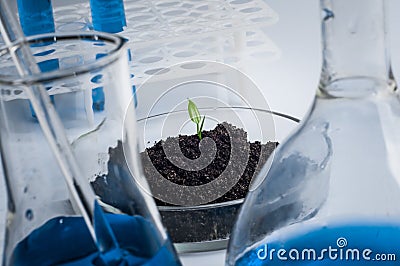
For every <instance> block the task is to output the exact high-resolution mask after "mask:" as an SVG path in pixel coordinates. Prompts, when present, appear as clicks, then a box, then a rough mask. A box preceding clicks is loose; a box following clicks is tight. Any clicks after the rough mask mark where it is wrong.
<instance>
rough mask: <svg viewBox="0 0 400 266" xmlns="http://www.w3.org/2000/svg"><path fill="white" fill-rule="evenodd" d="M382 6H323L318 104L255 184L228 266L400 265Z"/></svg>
mask: <svg viewBox="0 0 400 266" xmlns="http://www.w3.org/2000/svg"><path fill="white" fill-rule="evenodd" d="M384 2H385V1H383V0H366V1H364V0H362V1H361V0H321V1H320V6H321V12H322V37H323V67H322V74H321V79H320V85H319V88H318V91H317V94H316V97H315V101H314V103H313V105H312V107H311V110H310V112H309V114H308V115H307V116H306V117H305V119H304V120H303V122H302V123H301V125H300V126H299V128H298V129H297V130H296V132H295V133H293V134H292V135H291V136H290V137H289V138H288V139H287V140H286V141H285V142H284V143H283V144H281V145H280V146H279V147H278V149H277V151H276V153H275V156H274V159H273V161H272V165H271V168H270V170H269V171H266V170H264V171H263V173H261V174H260V175H259V176H258V178H257V180H256V181H255V183H254V184H253V186H252V189H251V191H250V193H249V194H248V197H247V198H246V200H245V202H244V204H243V207H242V209H241V212H240V215H239V217H238V220H237V223H236V225H235V228H234V230H233V233H232V238H231V241H230V243H229V250H228V253H229V254H228V256H227V260H226V263H227V265H288V264H290V265H377V261H379V260H386V262H387V265H398V261H396V260H398V259H399V256H400V254H399V253H398V251H399V247H400V244H399V237H400V204H399V202H400V187H399V184H400V183H399V181H400V171H399V170H400V168H399V161H400V103H399V98H398V97H397V96H396V95H395V93H394V88H395V87H396V85H395V82H394V81H393V80H392V75H391V69H390V64H389V60H388V49H387V47H386V28H385V21H384V19H385V12H384V10H385V7H384ZM378 263H379V262H378Z"/></svg>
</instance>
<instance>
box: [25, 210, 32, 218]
mask: <svg viewBox="0 0 400 266" xmlns="http://www.w3.org/2000/svg"><path fill="white" fill-rule="evenodd" d="M25 217H26V219H28V220H29V221H31V220H32V219H33V211H32V210H31V209H28V210H27V211H26V212H25Z"/></svg>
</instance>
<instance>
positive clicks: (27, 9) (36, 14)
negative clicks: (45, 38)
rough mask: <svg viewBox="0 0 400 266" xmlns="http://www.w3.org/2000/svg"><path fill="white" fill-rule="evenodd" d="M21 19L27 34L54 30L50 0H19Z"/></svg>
mask: <svg viewBox="0 0 400 266" xmlns="http://www.w3.org/2000/svg"><path fill="white" fill-rule="evenodd" d="M17 4H18V12H19V20H20V23H21V27H22V30H23V31H24V33H25V35H27V36H31V35H35V34H41V33H49V32H54V31H55V27H54V18H53V8H52V5H51V1H50V0H34V1H33V0H17Z"/></svg>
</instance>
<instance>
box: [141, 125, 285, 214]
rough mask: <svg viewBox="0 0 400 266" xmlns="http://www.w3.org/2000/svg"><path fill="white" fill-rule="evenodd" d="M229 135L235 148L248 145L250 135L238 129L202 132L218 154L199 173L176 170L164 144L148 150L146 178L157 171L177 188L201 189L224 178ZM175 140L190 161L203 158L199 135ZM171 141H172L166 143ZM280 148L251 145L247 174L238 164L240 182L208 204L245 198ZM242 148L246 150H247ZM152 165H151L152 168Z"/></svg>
mask: <svg viewBox="0 0 400 266" xmlns="http://www.w3.org/2000/svg"><path fill="white" fill-rule="evenodd" d="M228 131H229V132H231V137H232V142H233V143H234V145H236V144H235V143H239V142H240V141H239V140H240V139H245V141H247V133H246V132H245V131H244V130H243V129H241V128H236V127H235V126H233V125H231V124H228V123H222V124H218V125H217V126H216V127H215V128H214V129H213V130H210V131H203V132H202V136H203V138H205V137H209V138H211V139H212V140H213V141H214V142H215V144H216V146H217V153H216V156H215V158H214V160H212V162H211V163H210V164H209V165H208V166H207V167H205V168H204V169H202V170H199V171H187V170H184V169H181V168H179V167H177V166H175V165H174V164H173V163H171V162H170V161H169V160H168V158H167V157H166V155H165V153H164V149H163V144H164V140H160V141H158V142H157V143H155V144H154V146H152V147H150V148H147V149H146V151H144V152H142V153H141V156H142V158H143V157H144V156H149V157H150V160H151V162H150V161H148V160H144V159H142V162H143V168H144V172H145V176H151V175H154V173H153V171H154V170H155V169H157V171H158V172H159V173H160V174H161V175H162V176H163V177H164V178H166V179H168V180H169V181H171V182H173V183H175V184H178V185H185V186H199V185H203V184H206V183H208V182H211V181H212V180H214V179H216V178H217V177H219V176H220V175H221V173H222V172H223V171H224V170H225V168H226V167H227V165H228V163H229V161H230V160H231V158H230V155H231V139H230V136H229V134H228ZM174 138H178V141H179V145H180V149H181V151H182V153H183V154H184V155H185V156H186V157H187V158H189V159H192V160H193V159H197V158H198V157H199V156H200V155H201V153H200V149H199V143H200V140H199V138H198V136H197V135H190V136H187V135H180V136H178V137H174ZM168 140H169V139H167V140H166V141H168ZM277 145H278V143H277V142H268V143H266V144H261V143H260V142H259V141H255V142H251V143H249V146H250V152H249V159H248V162H247V165H246V168H245V170H244V172H243V171H241V169H239V168H235V166H236V165H235V164H234V165H233V168H232V169H231V172H232V173H231V174H232V175H234V174H237V173H243V174H242V176H241V177H240V179H239V181H238V182H237V184H236V185H235V186H233V187H232V189H230V190H229V191H228V192H227V193H225V194H224V195H223V196H222V197H220V198H218V199H216V200H214V201H212V202H209V203H220V202H226V201H231V200H236V199H241V198H244V197H245V196H246V194H247V192H248V190H249V186H250V182H251V180H252V178H253V176H255V175H256V174H257V173H256V171H258V170H259V168H260V167H262V165H264V163H265V162H266V161H267V159H268V157H269V156H270V154H271V153H272V152H273V150H274V149H275V147H276V146H277ZM239 148H240V149H242V150H245V147H243V148H242V147H239ZM261 151H262V152H261ZM149 163H151V164H152V165H149ZM156 203H157V205H158V206H169V205H171V204H168V203H165V202H162V201H160V200H158V199H156Z"/></svg>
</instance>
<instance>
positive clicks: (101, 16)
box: [90, 0, 137, 111]
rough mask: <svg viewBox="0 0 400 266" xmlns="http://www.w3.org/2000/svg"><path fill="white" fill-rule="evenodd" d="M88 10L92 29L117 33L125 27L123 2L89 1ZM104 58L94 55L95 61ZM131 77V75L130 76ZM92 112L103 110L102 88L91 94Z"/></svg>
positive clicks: (134, 92)
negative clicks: (90, 14) (90, 15)
mask: <svg viewBox="0 0 400 266" xmlns="http://www.w3.org/2000/svg"><path fill="white" fill-rule="evenodd" d="M90 10H91V13H92V23H93V29H94V30H97V31H103V32H108V33H119V32H122V31H123V30H124V27H125V26H126V17H125V10H124V1H123V0H90ZM128 55H129V61H131V56H130V51H129V50H128ZM103 56H105V55H104V54H98V55H96V59H99V58H101V57H103ZM132 77H133V75H132ZM99 78H101V77H98V76H96V77H94V78H92V82H94V83H97V82H96V81H98V80H99ZM132 93H133V97H134V104H135V107H136V106H137V96H136V87H135V86H132ZM92 99H93V110H94V111H102V110H104V100H105V99H104V91H103V87H97V88H95V89H94V90H93V92H92Z"/></svg>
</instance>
